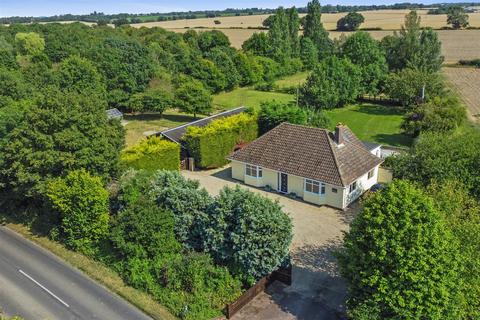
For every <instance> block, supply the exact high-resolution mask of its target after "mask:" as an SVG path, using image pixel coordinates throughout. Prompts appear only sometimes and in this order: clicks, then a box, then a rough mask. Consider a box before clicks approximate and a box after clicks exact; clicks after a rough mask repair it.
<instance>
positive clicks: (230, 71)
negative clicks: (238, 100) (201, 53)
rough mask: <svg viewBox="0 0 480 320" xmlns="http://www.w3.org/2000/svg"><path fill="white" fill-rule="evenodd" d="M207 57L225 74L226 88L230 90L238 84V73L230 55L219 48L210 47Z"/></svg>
mask: <svg viewBox="0 0 480 320" xmlns="http://www.w3.org/2000/svg"><path fill="white" fill-rule="evenodd" d="M207 57H208V59H210V60H212V61H213V62H214V63H215V65H216V66H217V68H218V69H219V70H220V72H222V73H223V75H224V76H225V87H224V89H226V90H232V89H234V88H235V87H237V86H238V84H239V82H240V74H239V73H238V71H237V68H236V67H235V64H234V62H233V60H232V57H231V56H230V55H229V54H228V53H227V52H226V50H222V49H220V48H215V49H212V50H211V51H210V52H209V53H208V54H207Z"/></svg>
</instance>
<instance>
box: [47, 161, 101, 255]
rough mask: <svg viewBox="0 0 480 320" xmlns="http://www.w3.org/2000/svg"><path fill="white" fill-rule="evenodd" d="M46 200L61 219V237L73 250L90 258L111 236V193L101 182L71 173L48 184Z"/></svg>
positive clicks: (79, 171) (88, 175) (79, 172)
mask: <svg viewBox="0 0 480 320" xmlns="http://www.w3.org/2000/svg"><path fill="white" fill-rule="evenodd" d="M46 194H47V197H48V199H49V201H50V203H51V205H52V208H53V210H54V211H56V213H58V215H59V218H60V236H61V238H62V240H63V242H64V244H65V245H66V246H67V247H68V248H70V249H73V250H76V251H80V252H82V253H85V254H87V255H91V254H93V253H95V252H96V251H97V246H98V244H99V242H100V241H101V240H104V239H105V238H106V236H107V234H108V228H109V225H108V221H109V213H108V192H107V190H106V189H105V187H104V186H103V182H102V179H101V178H99V177H95V176H92V175H90V173H88V172H87V171H85V170H74V171H71V172H70V173H69V174H68V175H67V176H66V177H65V178H56V179H54V180H51V181H50V182H49V183H48V187H47V193H46Z"/></svg>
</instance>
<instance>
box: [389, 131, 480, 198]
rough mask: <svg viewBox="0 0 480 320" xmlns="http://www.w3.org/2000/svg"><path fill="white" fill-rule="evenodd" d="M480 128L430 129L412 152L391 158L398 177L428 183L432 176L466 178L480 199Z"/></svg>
mask: <svg viewBox="0 0 480 320" xmlns="http://www.w3.org/2000/svg"><path fill="white" fill-rule="evenodd" d="M479 161H480V131H479V130H478V129H477V128H465V129H462V130H458V131H456V132H447V133H438V132H433V133H430V132H426V133H423V134H421V135H420V138H419V139H418V141H417V143H416V144H415V146H414V147H413V149H412V150H411V152H409V153H407V154H404V155H400V156H397V157H395V158H393V159H391V160H390V161H389V162H390V165H391V168H392V170H393V176H394V178H399V179H408V180H411V181H415V182H418V183H421V184H422V185H424V186H427V185H429V184H430V182H431V181H432V180H435V181H437V182H438V183H442V182H444V181H449V180H457V181H460V182H462V183H463V184H464V185H465V187H466V188H467V189H468V190H469V191H470V192H471V194H472V195H474V196H475V197H476V198H477V199H480V180H479V179H478V177H480V167H479V166H478V163H479Z"/></svg>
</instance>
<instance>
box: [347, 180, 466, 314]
mask: <svg viewBox="0 0 480 320" xmlns="http://www.w3.org/2000/svg"><path fill="white" fill-rule="evenodd" d="M458 257H459V255H458V247H457V242H456V241H455V239H454V237H453V236H452V234H451V232H449V230H448V229H447V228H446V227H445V224H444V223H443V221H442V217H441V214H440V213H439V211H438V210H437V209H436V208H435V206H434V204H433V201H432V199H430V198H429V197H428V196H427V195H426V194H425V193H424V192H422V191H421V190H420V189H419V188H417V187H415V186H414V185H412V184H410V183H408V182H406V181H396V182H394V183H392V184H391V185H389V186H388V187H387V188H386V189H385V190H382V191H381V192H378V193H376V194H375V195H373V196H371V197H370V198H368V199H367V200H366V201H365V203H364V206H363V209H362V211H361V212H360V213H359V215H358V216H357V217H356V218H355V219H354V221H353V223H352V225H351V229H350V231H349V232H348V233H347V234H346V235H345V239H344V247H343V249H341V250H340V252H339V253H338V259H339V263H340V270H341V273H342V275H343V277H344V278H345V279H346V280H347V283H348V294H349V297H348V309H349V312H350V313H351V315H352V316H353V318H354V319H457V316H458V309H457V304H458V302H459V299H458V298H459V296H458V288H459V284H460V283H461V280H460V277H459V271H460V265H459V262H458V261H457V259H458Z"/></svg>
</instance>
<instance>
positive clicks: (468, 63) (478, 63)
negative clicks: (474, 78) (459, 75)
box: [458, 59, 480, 68]
mask: <svg viewBox="0 0 480 320" xmlns="http://www.w3.org/2000/svg"><path fill="white" fill-rule="evenodd" d="M458 63H459V64H460V65H462V66H473V67H477V68H480V59H473V60H460V61H458Z"/></svg>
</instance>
